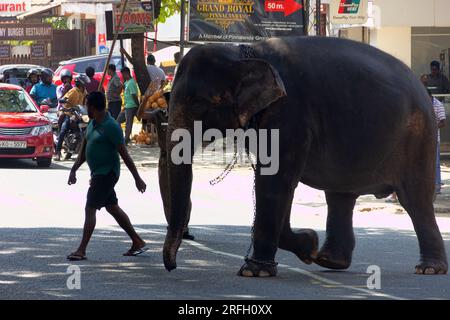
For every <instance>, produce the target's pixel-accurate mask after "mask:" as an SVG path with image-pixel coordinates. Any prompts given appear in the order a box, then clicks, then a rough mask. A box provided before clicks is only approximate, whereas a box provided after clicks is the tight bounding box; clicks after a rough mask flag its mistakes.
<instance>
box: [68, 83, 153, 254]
mask: <svg viewBox="0 0 450 320" xmlns="http://www.w3.org/2000/svg"><path fill="white" fill-rule="evenodd" d="M86 106H87V109H88V115H89V118H90V119H91V122H90V123H89V126H88V128H87V132H86V138H85V139H84V141H83V145H82V148H81V152H80V154H79V156H78V158H77V161H76V162H75V164H74V165H73V167H72V170H71V171H70V176H69V181H68V183H69V185H71V184H75V183H76V182H77V178H76V171H77V170H78V169H79V168H80V166H81V165H82V164H83V163H84V162H85V161H87V163H88V165H89V169H90V170H91V181H90V187H89V191H88V194H87V201H86V207H85V214H86V215H85V223H84V230H83V238H82V240H81V243H80V246H79V247H78V249H77V250H76V251H75V252H73V253H71V254H70V255H69V256H68V257H67V259H69V260H85V259H86V247H87V245H88V243H89V240H90V238H91V236H92V233H93V232H94V229H95V223H96V212H97V210H100V209H101V208H103V207H104V208H106V211H108V212H109V213H110V214H111V215H112V216H113V217H114V219H115V220H116V221H117V223H118V224H119V225H120V226H121V227H122V229H124V230H125V232H126V233H127V234H128V235H129V236H130V238H131V240H132V241H133V244H132V246H131V248H130V250H128V251H127V252H126V253H124V255H126V256H135V255H138V254H140V253H143V252H145V251H147V250H148V249H147V247H146V244H145V242H144V240H142V239H141V237H139V235H138V234H137V233H136V231H135V230H134V228H133V226H132V225H131V222H130V219H129V218H128V216H127V214H126V213H125V212H124V211H123V210H122V209H121V208H120V207H119V205H118V200H117V197H116V192H115V191H114V186H115V185H116V183H117V181H118V180H119V175H120V159H119V155H120V156H121V157H122V159H123V161H124V162H125V164H126V166H127V167H128V169H129V170H130V172H131V174H132V175H133V177H134V180H135V183H136V188H137V189H138V190H139V191H140V192H142V193H143V192H145V189H146V184H145V182H144V181H143V180H142V179H141V177H140V176H139V173H138V171H137V169H136V166H135V165H134V162H133V160H132V159H131V157H130V155H129V154H128V151H127V148H126V147H125V144H124V138H123V134H122V129H121V128H120V126H119V124H118V123H117V122H116V121H115V120H114V119H113V118H112V117H111V115H110V114H109V113H108V112H106V101H105V95H104V94H103V93H101V92H96V91H94V92H92V93H90V94H89V95H88V96H87V98H86Z"/></svg>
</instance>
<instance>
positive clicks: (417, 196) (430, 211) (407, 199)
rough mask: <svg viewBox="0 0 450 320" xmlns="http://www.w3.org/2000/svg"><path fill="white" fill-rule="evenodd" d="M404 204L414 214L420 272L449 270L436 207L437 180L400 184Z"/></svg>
mask: <svg viewBox="0 0 450 320" xmlns="http://www.w3.org/2000/svg"><path fill="white" fill-rule="evenodd" d="M396 191H397V195H398V198H399V201H400V204H401V205H402V206H403V207H404V208H405V209H406V211H407V212H408V214H409V216H410V217H411V220H412V223H413V225H414V230H415V231H416V234H417V238H418V240H419V247H420V261H419V263H418V264H417V265H416V267H415V273H416V274H446V273H447V271H448V262H447V256H446V252H445V247H444V241H443V240H442V236H441V233H440V231H439V227H438V225H437V223H436V218H435V216H434V207H433V196H434V182H431V183H413V182H412V181H411V182H410V183H406V184H404V185H402V186H400V187H398V188H397V190H396Z"/></svg>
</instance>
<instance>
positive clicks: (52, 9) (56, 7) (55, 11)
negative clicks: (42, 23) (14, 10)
mask: <svg viewBox="0 0 450 320" xmlns="http://www.w3.org/2000/svg"><path fill="white" fill-rule="evenodd" d="M60 8H61V1H56V2H55V3H52V4H49V5H46V6H38V7H35V8H33V9H32V10H31V11H29V12H26V13H23V14H20V15H18V16H17V19H19V20H22V19H25V18H29V17H32V16H34V15H37V14H43V13H46V12H47V11H48V13H49V15H59V11H60Z"/></svg>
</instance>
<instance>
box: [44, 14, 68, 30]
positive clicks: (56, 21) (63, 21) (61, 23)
mask: <svg viewBox="0 0 450 320" xmlns="http://www.w3.org/2000/svg"><path fill="white" fill-rule="evenodd" d="M42 22H44V23H48V24H50V25H51V26H52V28H53V30H67V29H69V26H68V25H67V18H66V17H48V18H43V19H42Z"/></svg>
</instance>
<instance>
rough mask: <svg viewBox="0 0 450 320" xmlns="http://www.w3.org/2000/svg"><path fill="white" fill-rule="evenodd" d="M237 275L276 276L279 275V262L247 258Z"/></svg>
mask: <svg viewBox="0 0 450 320" xmlns="http://www.w3.org/2000/svg"><path fill="white" fill-rule="evenodd" d="M237 275H238V276H241V277H261V278H263V277H275V276H276V275H277V264H276V263H275V262H261V261H257V260H254V259H246V261H245V263H244V265H243V266H242V267H241V269H240V270H239V272H238V273H237Z"/></svg>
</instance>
